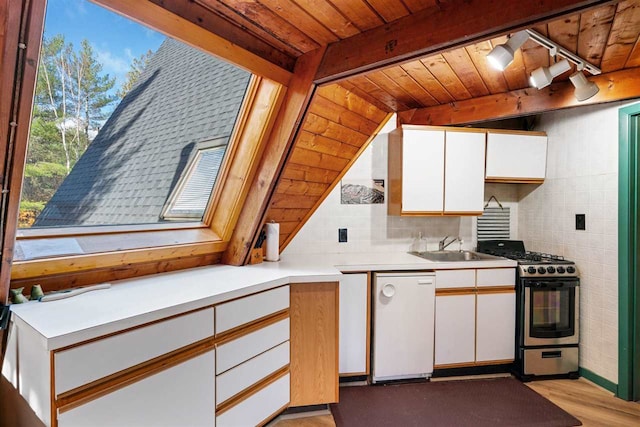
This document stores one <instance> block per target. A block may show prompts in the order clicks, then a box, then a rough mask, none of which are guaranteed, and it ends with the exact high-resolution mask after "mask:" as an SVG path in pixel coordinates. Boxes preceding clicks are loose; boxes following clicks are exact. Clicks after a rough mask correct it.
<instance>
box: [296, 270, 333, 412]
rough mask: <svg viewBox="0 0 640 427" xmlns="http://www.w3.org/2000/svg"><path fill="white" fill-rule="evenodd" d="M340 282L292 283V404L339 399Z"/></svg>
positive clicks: (326, 401)
mask: <svg viewBox="0 0 640 427" xmlns="http://www.w3.org/2000/svg"><path fill="white" fill-rule="evenodd" d="M338 296H339V295H338V283H337V282H328V283H305V284H292V285H291V309H290V318H291V365H290V371H291V404H290V405H291V406H304V405H317V404H322V403H334V402H337V401H338V309H339V307H338V304H339V302H338Z"/></svg>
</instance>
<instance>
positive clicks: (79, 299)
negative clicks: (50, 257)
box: [11, 253, 516, 350]
mask: <svg viewBox="0 0 640 427" xmlns="http://www.w3.org/2000/svg"><path fill="white" fill-rule="evenodd" d="M515 266H516V262H515V261H511V260H507V259H500V260H496V261H477V262H476V261H473V262H471V261H467V262H464V263H460V262H447V263H444V262H432V261H428V260H425V259H422V258H419V257H417V256H414V255H411V254H407V253H352V254H327V255H304V256H291V255H288V256H285V257H284V258H283V259H282V260H281V261H279V262H263V263H261V264H257V265H251V266H244V267H233V266H227V265H213V266H209V267H200V268H194V269H189V270H182V271H176V272H170V273H162V274H156V275H152V276H146V277H141V278H135V279H128V280H121V281H118V282H113V283H112V286H111V288H109V289H105V290H97V291H92V292H87V293H85V294H81V295H77V296H74V297H71V298H67V299H62V300H58V301H50V302H36V301H32V302H29V303H25V304H18V305H12V306H11V309H12V311H13V313H14V314H15V316H14V318H17V320H16V322H17V323H18V324H20V323H21V322H24V323H26V324H28V325H30V326H31V327H32V328H33V329H34V330H36V331H37V332H38V333H39V334H40V335H41V336H42V339H43V346H44V347H45V348H46V349H48V350H53V349H56V348H61V347H64V346H67V345H70V344H74V343H77V342H80V341H84V340H88V339H92V338H95V337H99V336H101V335H105V334H109V333H113V332H116V331H119V330H122V329H126V328H130V327H133V326H137V325H141V324H144V323H148V322H152V321H155V320H159V319H162V318H165V317H168V316H172V315H176V314H180V313H184V312H186V311H190V310H194V309H197V308H201V307H206V306H210V305H212V304H216V303H219V302H222V301H225V300H229V299H232V298H236V297H239V296H243V295H248V294H251V293H255V292H260V291H263V290H266V289H270V288H274V287H277V286H281V285H285V284H288V283H306V282H318V281H336V280H340V275H341V272H345V273H347V272H358V271H393V270H398V271H400V270H405V271H407V270H439V269H453V268H492V267H493V268H499V267H515Z"/></svg>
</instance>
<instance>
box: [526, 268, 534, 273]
mask: <svg viewBox="0 0 640 427" xmlns="http://www.w3.org/2000/svg"><path fill="white" fill-rule="evenodd" d="M535 272H536V268H535V267H529V268H527V273H529V274H534V273H535Z"/></svg>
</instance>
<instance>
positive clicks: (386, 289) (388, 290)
mask: <svg viewBox="0 0 640 427" xmlns="http://www.w3.org/2000/svg"><path fill="white" fill-rule="evenodd" d="M395 294H396V287H395V286H393V285H392V284H391V283H387V284H386V285H384V286H383V287H382V295H384V296H385V297H387V298H391V297H392V296H394V295H395Z"/></svg>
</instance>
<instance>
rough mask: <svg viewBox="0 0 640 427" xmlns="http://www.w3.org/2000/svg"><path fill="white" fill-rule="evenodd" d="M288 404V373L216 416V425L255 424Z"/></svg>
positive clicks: (233, 426) (223, 426) (236, 425)
mask: <svg viewBox="0 0 640 427" xmlns="http://www.w3.org/2000/svg"><path fill="white" fill-rule="evenodd" d="M288 404H289V374H286V375H285V376H283V377H282V378H280V379H278V380H276V381H274V382H273V383H271V384H269V385H268V386H267V387H265V388H263V389H262V390H260V391H258V392H257V393H255V394H253V395H251V396H249V397H248V398H246V399H245V400H243V401H241V402H240V403H238V404H237V405H235V406H234V407H232V408H230V409H228V410H227V411H225V412H223V413H222V414H220V415H218V416H217V417H216V427H227V426H229V427H238V426H257V425H261V424H262V423H263V422H264V421H265V420H267V419H269V418H271V417H272V416H273V415H276V413H277V412H279V411H280V410H281V409H284V407H285V406H287V405H288Z"/></svg>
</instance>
